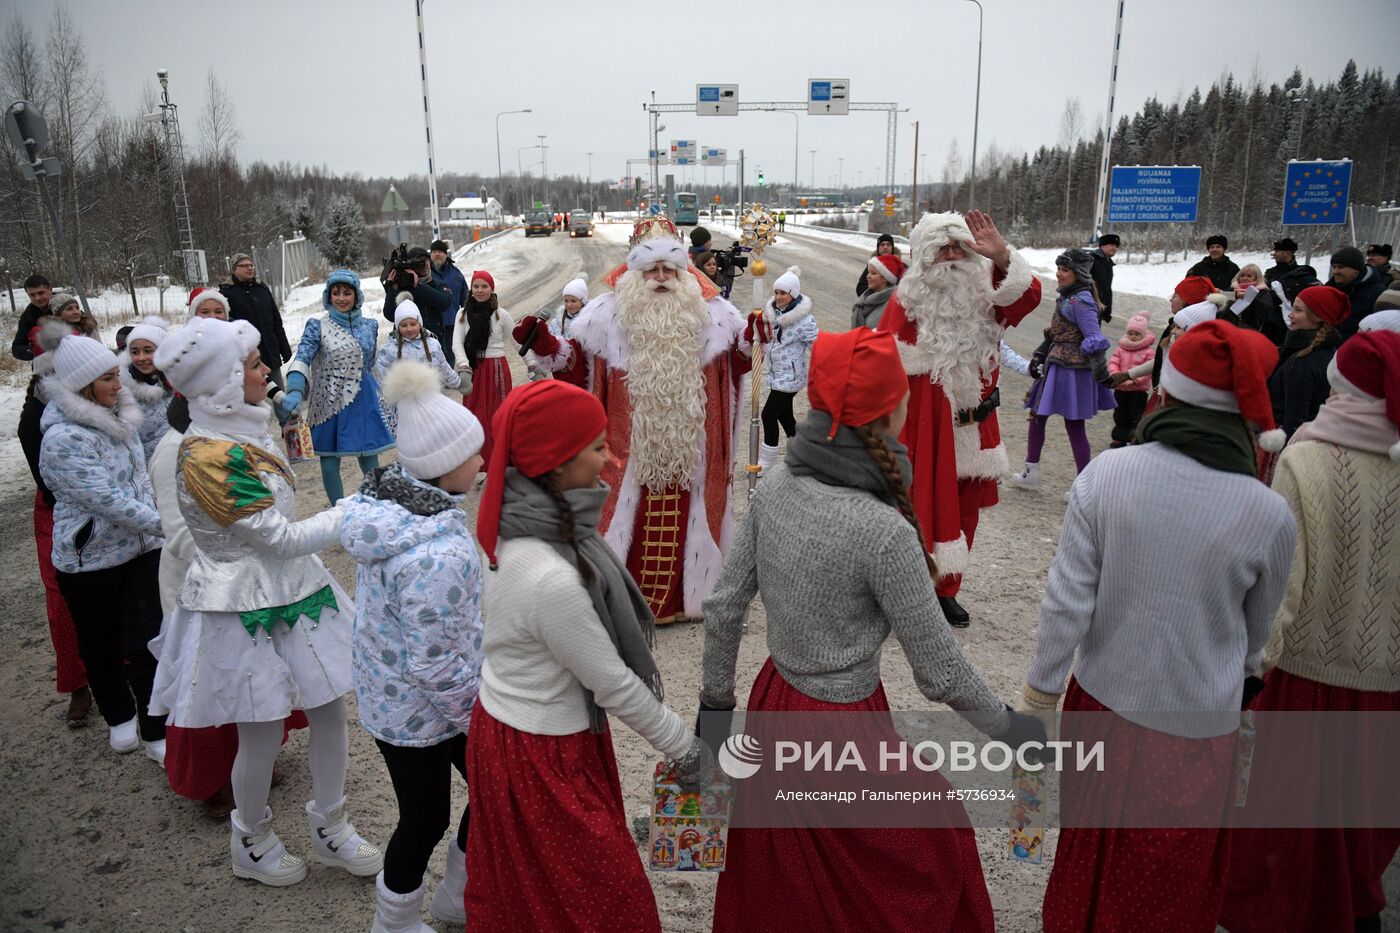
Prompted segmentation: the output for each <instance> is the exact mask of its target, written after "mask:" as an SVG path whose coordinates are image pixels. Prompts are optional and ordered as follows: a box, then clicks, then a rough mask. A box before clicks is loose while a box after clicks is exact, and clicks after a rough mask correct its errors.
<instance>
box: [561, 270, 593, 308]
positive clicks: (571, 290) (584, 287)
mask: <svg viewBox="0 0 1400 933" xmlns="http://www.w3.org/2000/svg"><path fill="white" fill-rule="evenodd" d="M564 297H565V298H577V299H578V300H579V301H582V302H583V303H584V304H587V303H588V275H587V273H585V274H583V275H580V276H579V277H578V278H576V279H574V280H573V281H572V282H570V283H569V284H568V285H565V286H564Z"/></svg>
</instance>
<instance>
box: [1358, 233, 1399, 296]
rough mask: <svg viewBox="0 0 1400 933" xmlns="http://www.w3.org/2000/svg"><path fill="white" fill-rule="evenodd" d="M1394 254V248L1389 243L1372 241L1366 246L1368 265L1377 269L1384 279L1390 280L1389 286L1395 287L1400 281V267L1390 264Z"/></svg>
mask: <svg viewBox="0 0 1400 933" xmlns="http://www.w3.org/2000/svg"><path fill="white" fill-rule="evenodd" d="M1393 255H1394V250H1392V249H1391V247H1390V244H1389V243H1372V244H1371V245H1370V246H1368V247H1366V265H1368V266H1370V267H1371V268H1372V269H1375V270H1376V272H1378V273H1379V274H1380V277H1381V278H1382V279H1387V280H1389V282H1390V284H1389V286H1387V287H1389V288H1395V287H1397V283H1400V269H1396V268H1395V267H1394V266H1392V265H1391V264H1390V259H1391V257H1392V256H1393Z"/></svg>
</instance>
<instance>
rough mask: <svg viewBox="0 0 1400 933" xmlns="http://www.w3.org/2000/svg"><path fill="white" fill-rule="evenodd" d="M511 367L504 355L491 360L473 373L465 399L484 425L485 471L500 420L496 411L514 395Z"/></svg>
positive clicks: (482, 428) (465, 402)
mask: <svg viewBox="0 0 1400 933" xmlns="http://www.w3.org/2000/svg"><path fill="white" fill-rule="evenodd" d="M510 389H511V380H510V364H509V363H507V362H506V358H505V357H504V356H493V357H488V358H487V359H484V360H482V361H481V362H480V364H479V365H478V366H477V367H476V368H475V369H474V370H472V390H471V391H470V392H468V393H467V394H466V395H464V396H462V404H463V405H465V406H467V408H469V409H470V410H471V413H472V414H474V415H476V420H477V421H480V422H481V430H482V431H483V432H485V434H486V443H485V444H483V445H482V447H481V458H482V460H481V469H482V470H483V471H484V470H485V469H486V466H487V464H489V463H490V462H491V441H492V437H491V420H492V419H493V418H495V417H496V409H498V408H500V407H501V403H502V402H504V401H505V400H506V396H507V395H508V394H510Z"/></svg>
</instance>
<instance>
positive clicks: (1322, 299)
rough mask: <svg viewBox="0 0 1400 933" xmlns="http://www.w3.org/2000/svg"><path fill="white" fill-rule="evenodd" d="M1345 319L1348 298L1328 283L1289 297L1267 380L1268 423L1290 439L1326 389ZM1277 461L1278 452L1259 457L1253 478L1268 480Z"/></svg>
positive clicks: (1314, 411) (1348, 311)
mask: <svg viewBox="0 0 1400 933" xmlns="http://www.w3.org/2000/svg"><path fill="white" fill-rule="evenodd" d="M1350 315H1351V302H1350V299H1348V298H1347V296H1346V293H1345V292H1343V291H1342V290H1341V289H1337V288H1333V287H1332V286H1330V285H1314V286H1312V287H1310V288H1305V289H1303V290H1302V291H1301V292H1299V293H1298V297H1297V298H1295V299H1293V310H1292V311H1290V312H1289V314H1288V336H1287V337H1285V338H1284V340H1283V346H1281V347H1279V351H1278V358H1279V364H1278V368H1277V369H1275V370H1274V374H1273V375H1272V376H1270V377H1269V398H1270V399H1272V400H1273V406H1274V420H1275V421H1276V422H1278V426H1279V427H1280V428H1282V429H1283V432H1284V433H1285V434H1287V435H1289V436H1290V437H1291V436H1292V435H1293V432H1294V431H1296V430H1298V428H1299V427H1300V426H1301V425H1302V424H1303V423H1304V422H1306V421H1311V420H1312V419H1313V418H1314V416H1316V415H1317V410H1318V409H1319V408H1321V407H1322V403H1323V402H1325V401H1327V396H1328V395H1329V394H1330V393H1331V391H1332V387H1331V386H1330V385H1329V384H1328V382H1327V365H1328V364H1329V363H1331V362H1332V355H1333V354H1334V353H1336V352H1337V347H1339V346H1341V343H1342V335H1341V334H1340V333H1339V332H1338V330H1337V325H1338V324H1340V323H1341V322H1342V321H1344V320H1346V319H1347V318H1348V317H1349V316H1350ZM1277 463H1278V454H1276V453H1275V454H1261V455H1260V457H1259V478H1260V479H1261V480H1263V481H1264V482H1266V483H1271V482H1273V477H1274V467H1275V465H1276V464H1277Z"/></svg>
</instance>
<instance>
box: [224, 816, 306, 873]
mask: <svg viewBox="0 0 1400 933" xmlns="http://www.w3.org/2000/svg"><path fill="white" fill-rule="evenodd" d="M229 823H230V824H231V825H232V826H233V832H232V833H230V834H229V840H228V848H229V855H230V857H232V859H233V875H234V877H235V878H251V879H252V880H254V881H261V882H262V883H263V884H267V885H271V886H272V887H274V888H281V887H286V886H287V885H289V884H296V883H297V882H298V881H300V880H302V879H303V878H305V877H306V862H304V861H302V860H301V859H299V858H297V857H296V856H295V855H292V854H291V853H290V852H288V851H287V847H286V846H284V845H282V840H281V839H278V838H277V834H276V833H274V832H273V831H272V808H271V807H267V808H266V809H264V810H263V817H262V819H261V820H259V821H258V822H257V823H256V824H254V825H253V826H251V827H250V826H248V825H246V824H245V823H244V820H243V817H242V816H241V815H240V814H239V812H238V811H237V810H234V811H233V812H232V813H230V814H229Z"/></svg>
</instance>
